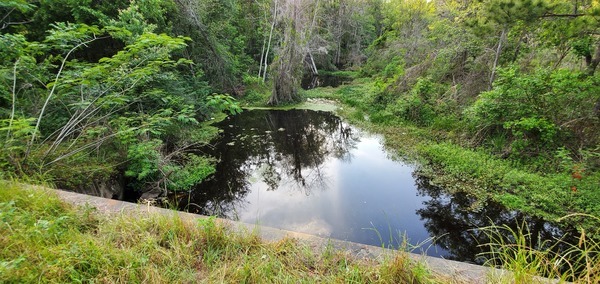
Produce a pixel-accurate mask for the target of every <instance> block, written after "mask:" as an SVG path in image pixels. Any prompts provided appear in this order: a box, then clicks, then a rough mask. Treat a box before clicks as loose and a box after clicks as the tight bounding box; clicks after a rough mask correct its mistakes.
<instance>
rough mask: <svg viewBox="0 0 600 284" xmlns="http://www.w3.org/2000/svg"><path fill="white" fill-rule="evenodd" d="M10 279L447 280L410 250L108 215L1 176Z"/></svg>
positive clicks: (4, 259)
mask: <svg viewBox="0 0 600 284" xmlns="http://www.w3.org/2000/svg"><path fill="white" fill-rule="evenodd" d="M0 222H1V224H0V282H2V283H32V282H51V283H74V282H77V283H79V282H90V283H96V282H100V283H140V282H143V283H311V282H320V283H449V282H457V280H452V279H449V278H443V277H439V276H434V275H432V274H430V273H429V272H427V269H425V267H424V266H423V265H420V264H417V263H415V262H413V261H411V260H409V258H408V256H407V255H406V254H405V253H401V252H399V253H394V254H390V255H388V256H386V257H384V258H383V259H380V260H372V259H356V258H353V257H352V256H350V255H348V254H346V253H345V252H340V251H335V250H333V249H326V250H325V251H322V252H315V251H314V250H313V249H312V248H311V247H309V246H308V245H306V244H303V243H301V242H299V241H296V240H294V239H283V240H281V241H278V242H275V243H268V242H265V241H262V240H261V239H260V238H259V237H258V236H257V235H256V234H254V233H249V232H248V233H242V232H237V231H234V230H232V229H231V227H229V226H227V225H225V224H223V223H221V222H218V221H216V220H215V219H210V218H209V219H203V220H201V221H198V222H188V221H183V220H182V219H180V218H178V217H164V216H159V215H144V216H129V215H127V214H117V215H103V214H100V213H99V212H97V211H95V210H94V209H93V208H77V207H73V206H70V205H68V204H65V203H64V202H62V201H61V200H59V199H58V198H57V196H56V195H55V194H53V193H52V191H48V190H47V189H42V188H35V187H31V186H23V185H20V184H17V183H13V182H6V181H2V182H0Z"/></svg>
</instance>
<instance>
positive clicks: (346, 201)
mask: <svg viewBox="0 0 600 284" xmlns="http://www.w3.org/2000/svg"><path fill="white" fill-rule="evenodd" d="M217 126H219V127H220V128H221V129H223V132H222V133H221V134H220V136H219V137H218V139H216V140H215V141H213V143H212V145H211V146H209V147H206V148H205V149H201V150H200V152H202V153H203V154H209V155H212V156H215V157H217V158H219V159H220V162H219V163H218V164H217V173H216V174H215V175H214V176H212V177H211V178H210V179H208V180H206V181H204V182H202V183H201V184H199V185H197V186H196V187H195V188H194V189H193V190H192V191H191V192H190V193H189V194H185V195H177V196H176V197H174V198H176V199H177V200H176V202H177V203H176V204H179V206H180V209H182V210H186V211H189V212H193V213H198V214H204V215H217V216H219V217H223V218H228V219H232V220H239V221H242V222H246V223H252V224H260V225H265V226H270V227H276V228H281V229H286V230H292V231H297V232H303V233H308V234H313V235H319V236H322V237H330V238H335V239H341V240H348V241H353V242H358V243H363V244H369V245H375V246H381V245H384V246H386V247H396V248H397V247H398V246H399V245H400V244H401V243H402V241H403V236H404V235H405V236H406V237H407V238H408V241H409V243H410V244H412V245H417V244H420V245H421V246H420V248H419V249H417V250H416V252H421V251H422V250H425V251H426V253H427V254H428V255H431V256H442V257H445V258H450V259H456V260H462V261H469V262H477V263H481V259H480V258H478V257H477V254H478V253H479V252H480V249H481V248H480V247H479V246H478V245H479V244H483V243H486V242H487V241H488V240H487V239H486V236H485V235H484V234H480V233H478V232H477V231H472V230H471V229H473V228H478V227H483V226H488V225H489V224H490V223H494V224H508V225H510V226H512V227H516V226H517V225H518V224H519V223H520V222H517V221H515V220H525V222H527V223H528V226H529V227H530V228H531V231H532V234H534V235H536V234H538V233H539V234H541V239H549V238H554V237H556V236H560V235H561V234H562V232H561V231H560V230H558V229H556V228H555V227H554V226H552V225H550V224H548V223H547V222H544V221H542V220H539V219H536V218H532V217H529V216H525V215H523V214H521V213H518V212H513V211H507V210H505V209H503V208H502V207H501V206H499V205H498V204H495V203H493V202H491V201H487V202H486V203H485V204H483V205H481V204H478V203H477V202H479V201H477V200H476V199H475V198H473V197H470V196H469V195H467V194H454V195H448V194H446V193H445V192H444V191H443V190H442V189H441V188H439V187H435V186H432V185H431V184H430V182H429V180H427V179H426V178H423V177H421V176H419V175H416V174H414V168H413V167H411V166H409V165H406V164H404V163H402V162H399V161H394V160H392V159H390V157H389V156H388V154H387V153H386V152H385V150H384V149H383V146H382V139H381V137H379V136H376V135H370V134H367V133H364V132H362V131H360V130H358V129H356V128H354V127H352V126H350V125H348V124H346V123H344V122H343V121H342V120H340V119H339V118H338V117H336V116H335V115H333V114H331V113H326V112H315V111H309V110H290V111H264V110H261V111H258V110H255V111H245V112H243V113H242V114H239V115H236V116H233V117H229V118H227V119H226V120H224V121H223V122H220V123H219V124H218V125H217ZM473 208H478V209H477V210H476V211H474V210H473ZM432 238H436V245H431V242H430V240H431V239H432Z"/></svg>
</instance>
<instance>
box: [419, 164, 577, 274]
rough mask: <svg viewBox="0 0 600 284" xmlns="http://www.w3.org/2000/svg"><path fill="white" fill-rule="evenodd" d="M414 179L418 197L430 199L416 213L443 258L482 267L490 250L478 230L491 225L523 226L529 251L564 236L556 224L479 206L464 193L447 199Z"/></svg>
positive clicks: (427, 183) (423, 180)
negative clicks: (528, 240) (527, 237)
mask: <svg viewBox="0 0 600 284" xmlns="http://www.w3.org/2000/svg"><path fill="white" fill-rule="evenodd" d="M413 176H414V177H415V182H416V183H417V190H418V192H419V194H421V195H423V196H430V197H431V199H430V200H428V201H425V202H424V205H425V206H424V207H423V208H422V209H419V210H417V213H418V214H419V215H420V216H421V219H422V220H424V221H425V222H424V226H425V228H426V229H427V231H429V233H430V235H432V236H438V237H437V239H436V244H437V245H438V246H440V247H442V248H444V249H445V250H447V251H448V252H449V254H448V255H446V256H445V258H448V259H454V260H459V261H466V262H472V263H477V264H483V262H484V261H485V259H484V257H481V253H482V252H484V251H485V250H486V249H489V248H488V247H487V246H485V244H487V243H489V238H488V235H486V234H485V233H484V232H482V231H481V230H479V229H478V228H482V227H486V226H490V225H497V226H503V225H508V226H509V227H510V228H511V229H512V230H515V231H516V230H517V229H518V227H519V226H521V225H522V224H523V223H525V225H526V226H527V228H529V233H531V236H532V238H531V240H532V243H531V246H532V247H536V246H538V245H540V243H538V241H539V240H558V239H559V238H561V237H562V236H563V235H564V234H565V232H564V231H562V230H561V229H559V228H558V227H557V226H556V225H555V224H552V223H549V222H547V221H544V220H542V219H540V218H535V217H531V216H528V215H525V214H523V213H520V212H517V211H509V210H506V208H504V207H503V206H501V205H500V204H498V203H496V202H493V201H491V200H488V201H487V202H485V204H479V202H478V201H477V198H475V197H473V196H470V195H469V194H466V193H463V192H459V193H455V194H452V195H450V194H447V193H445V192H444V190H443V189H441V188H440V187H437V186H434V185H431V183H430V180H429V179H428V178H425V177H422V176H419V175H418V174H416V173H415V174H413ZM500 232H501V233H502V234H503V238H504V239H505V240H510V239H511V238H512V236H511V235H510V234H509V232H508V231H500ZM538 236H539V238H538ZM552 243H554V242H552ZM557 249H561V247H557Z"/></svg>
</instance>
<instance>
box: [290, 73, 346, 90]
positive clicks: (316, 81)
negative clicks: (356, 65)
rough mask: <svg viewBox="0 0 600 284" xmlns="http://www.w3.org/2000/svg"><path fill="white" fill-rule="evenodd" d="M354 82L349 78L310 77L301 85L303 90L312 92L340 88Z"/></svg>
mask: <svg viewBox="0 0 600 284" xmlns="http://www.w3.org/2000/svg"><path fill="white" fill-rule="evenodd" d="M350 81H352V79H351V78H349V77H342V76H331V75H317V76H314V75H308V76H305V77H304V78H302V82H301V83H300V85H301V87H302V89H305V90H310V89H314V88H317V87H334V88H335V87H338V86H340V85H342V84H344V83H347V82H350Z"/></svg>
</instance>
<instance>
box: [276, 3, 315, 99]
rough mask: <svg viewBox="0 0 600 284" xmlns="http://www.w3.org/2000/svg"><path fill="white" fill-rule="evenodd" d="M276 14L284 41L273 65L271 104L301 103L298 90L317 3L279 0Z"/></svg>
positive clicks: (281, 40)
mask: <svg viewBox="0 0 600 284" xmlns="http://www.w3.org/2000/svg"><path fill="white" fill-rule="evenodd" d="M280 1H281V4H280V5H279V6H278V7H279V9H278V11H277V14H278V15H279V19H278V25H279V26H280V28H281V31H280V32H281V39H280V43H279V46H278V48H277V51H276V54H277V56H276V58H275V62H273V71H274V73H275V75H274V79H273V91H272V94H271V98H270V99H269V104H270V105H277V104H282V103H288V102H293V101H297V100H299V96H298V88H299V87H300V79H301V76H302V67H303V60H304V57H305V55H306V54H307V44H308V42H309V41H310V38H311V36H312V33H313V29H314V27H315V25H314V24H313V23H314V21H315V17H316V15H317V13H318V0H280Z"/></svg>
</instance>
